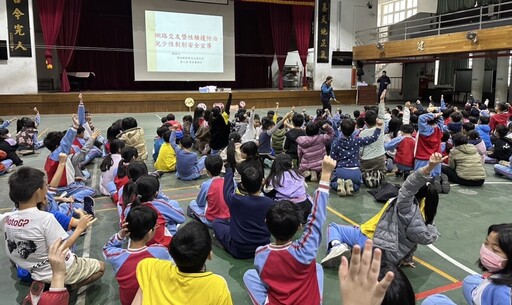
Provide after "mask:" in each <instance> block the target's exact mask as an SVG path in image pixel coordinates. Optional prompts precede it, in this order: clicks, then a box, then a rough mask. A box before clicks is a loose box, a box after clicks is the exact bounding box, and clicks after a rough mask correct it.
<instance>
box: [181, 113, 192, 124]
mask: <svg viewBox="0 0 512 305" xmlns="http://www.w3.org/2000/svg"><path fill="white" fill-rule="evenodd" d="M183 122H184V123H185V122H190V123H192V116H191V115H190V114H187V115H185V116H183Z"/></svg>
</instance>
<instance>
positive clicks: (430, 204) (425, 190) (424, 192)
mask: <svg viewBox="0 0 512 305" xmlns="http://www.w3.org/2000/svg"><path fill="white" fill-rule="evenodd" d="M416 199H417V200H418V201H419V202H421V200H422V199H425V223H426V224H427V225H431V224H433V223H434V218H435V217H436V214H437V206H438V205H439V194H438V193H437V191H436V189H435V188H434V185H433V184H432V183H427V184H426V185H424V186H423V187H422V188H420V189H419V191H418V193H416Z"/></svg>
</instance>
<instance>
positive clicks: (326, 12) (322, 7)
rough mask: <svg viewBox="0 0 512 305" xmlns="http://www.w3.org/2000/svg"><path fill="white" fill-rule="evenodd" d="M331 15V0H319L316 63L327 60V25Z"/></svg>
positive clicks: (326, 61)
mask: <svg viewBox="0 0 512 305" xmlns="http://www.w3.org/2000/svg"><path fill="white" fill-rule="evenodd" d="M330 17H331V0H320V3H319V4H318V27H317V31H318V42H317V52H316V62H317V63H328V62H329V32H330V30H329V25H330V19H331V18H330Z"/></svg>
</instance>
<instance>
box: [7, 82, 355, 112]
mask: <svg viewBox="0 0 512 305" xmlns="http://www.w3.org/2000/svg"><path fill="white" fill-rule="evenodd" d="M82 93H83V95H84V102H85V104H86V107H87V110H88V111H90V112H91V113H144V112H173V111H188V108H187V107H186V106H185V104H184V101H185V99H186V98H188V97H191V98H193V99H194V100H195V105H197V104H198V103H205V104H206V105H207V106H208V107H212V106H213V104H214V103H220V102H222V103H223V102H225V101H226V99H227V97H228V93H226V92H215V93H199V92H197V91H84V92H82ZM232 93H233V105H235V104H238V102H239V101H245V103H246V105H247V106H246V107H247V108H250V107H252V106H256V107H257V108H273V107H275V103H276V102H279V106H280V107H283V108H287V107H291V106H297V107H302V106H315V105H318V106H320V105H321V102H320V91H303V90H299V89H294V90H290V89H287V90H277V89H253V90H233V92H232ZM335 94H336V98H337V100H338V101H339V102H340V104H339V105H354V104H356V90H350V89H349V90H336V91H335ZM77 102H78V92H70V93H56V92H50V93H38V94H12V95H0V105H2V108H1V109H2V110H1V111H0V116H2V117H4V119H5V116H9V115H32V114H33V110H32V109H33V108H34V107H37V108H38V109H39V111H40V112H41V113H42V114H43V113H44V114H67V113H75V112H76V109H77V108H76V107H77ZM336 105H338V104H334V105H333V108H336Z"/></svg>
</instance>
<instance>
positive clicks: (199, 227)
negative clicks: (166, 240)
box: [169, 221, 212, 273]
mask: <svg viewBox="0 0 512 305" xmlns="http://www.w3.org/2000/svg"><path fill="white" fill-rule="evenodd" d="M210 251H212V238H211V236H210V232H209V231H208V228H207V227H206V226H205V225H204V224H202V223H200V222H197V221H191V222H189V223H186V224H184V225H182V226H181V227H180V229H179V230H178V232H176V234H174V236H173V237H172V243H171V244H170V245H169V254H171V256H172V259H173V260H174V262H175V263H176V266H178V270H180V271H181V272H185V273H199V272H201V270H203V268H204V264H205V262H206V259H207V258H208V255H210Z"/></svg>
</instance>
